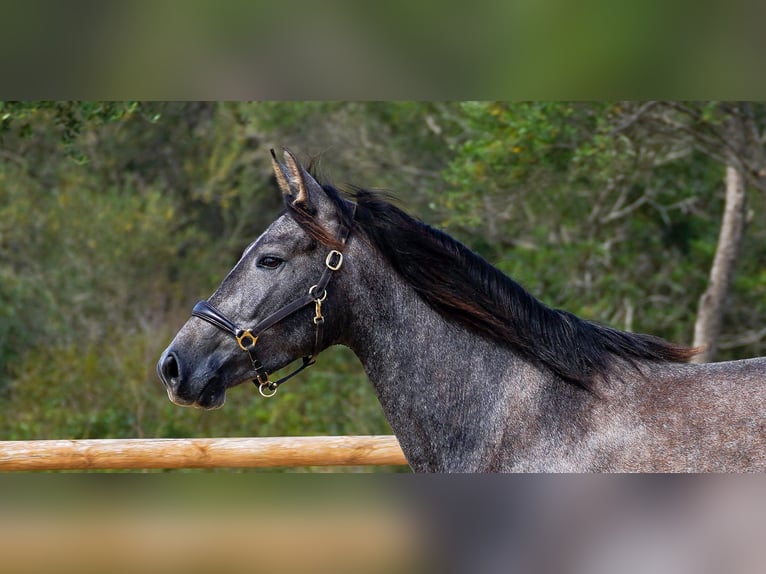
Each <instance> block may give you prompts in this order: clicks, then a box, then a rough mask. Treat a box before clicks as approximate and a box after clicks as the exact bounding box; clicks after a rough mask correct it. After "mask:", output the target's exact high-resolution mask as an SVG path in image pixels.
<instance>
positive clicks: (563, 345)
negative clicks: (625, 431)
mask: <svg viewBox="0 0 766 574" xmlns="http://www.w3.org/2000/svg"><path fill="white" fill-rule="evenodd" d="M325 190H326V191H327V193H328V195H329V196H330V197H331V198H333V199H334V200H335V202H336V204H337V205H338V208H339V213H340V214H341V217H342V218H343V219H344V220H345V223H346V224H347V225H349V226H350V227H351V228H352V229H353V232H354V233H360V234H361V235H362V236H363V237H365V238H366V239H367V240H368V241H369V242H370V243H371V244H372V245H373V246H375V248H376V249H377V250H378V251H379V252H380V253H381V254H382V255H383V256H384V257H385V258H386V260H387V261H388V262H389V263H390V264H391V266H392V267H393V268H394V269H395V270H396V271H397V272H398V273H399V274H400V275H401V276H402V277H403V278H404V279H405V280H406V281H407V282H408V283H409V284H410V285H411V286H412V287H413V288H414V289H415V291H416V292H417V293H418V294H419V295H420V297H422V298H423V300H424V301H426V302H427V303H428V304H429V305H430V306H431V307H432V308H433V309H435V310H436V311H438V312H439V313H441V314H442V315H443V316H444V317H446V318H448V319H450V320H454V321H457V322H459V323H461V324H462V325H464V326H466V327H467V328H469V329H471V330H473V331H474V332H476V333H478V334H480V335H482V336H485V337H488V338H490V339H493V340H495V341H498V342H500V343H503V344H505V345H508V346H510V347H512V348H513V349H514V350H515V351H516V352H518V353H519V354H520V355H522V356H523V357H524V358H526V359H527V360H530V361H532V362H534V363H536V364H538V365H544V366H545V367H547V368H549V369H550V370H551V371H553V372H554V373H555V374H556V375H558V376H559V377H561V378H562V379H564V380H566V381H569V382H572V383H575V384H578V385H580V386H582V387H584V388H588V389H593V383H594V379H595V378H596V377H597V376H601V377H608V374H609V369H610V366H611V362H612V359H613V358H615V357H616V358H620V359H623V360H626V361H628V362H629V363H633V364H635V361H637V360H650V361H673V362H685V361H688V360H689V359H690V358H691V357H692V356H693V355H694V354H695V351H694V350H693V349H689V348H688V347H683V346H679V345H674V344H672V343H668V342H667V341H664V340H662V339H659V338H657V337H653V336H651V335H643V334H632V333H626V332H623V331H620V330H617V329H613V328H611V327H606V326H604V325H600V324H597V323H593V322H590V321H585V320H583V319H580V318H579V317H577V316H575V315H573V314H571V313H568V312H567V311H561V310H558V309H551V308H550V307H548V306H546V305H544V304H543V303H541V302H540V301H538V300H537V299H536V298H535V297H533V296H532V295H531V294H530V293H528V292H527V291H526V290H525V289H524V288H522V287H521V286H520V285H519V284H518V283H516V282H515V281H513V280H512V279H511V278H510V277H508V276H507V275H505V274H504V273H503V272H501V271H500V270H498V269H497V268H495V267H494V266H492V265H491V264H490V263H488V262H487V261H486V260H485V259H483V258H482V257H481V256H479V255H477V254H476V253H474V252H473V251H471V250H470V249H468V248H467V247H466V246H465V245H463V244H462V243H460V242H459V241H457V240H456V239H454V238H452V237H450V236H449V235H447V234H446V233H444V232H442V231H439V230H438V229H434V228H433V227H430V226H429V225H427V224H425V223H423V222H421V221H418V220H416V219H414V218H412V217H410V216H409V215H407V214H406V213H404V212H403V211H402V210H401V209H399V208H397V207H395V206H394V205H392V204H391V203H389V202H387V201H385V200H384V199H382V197H381V196H380V195H379V194H376V193H373V192H369V191H366V190H361V189H355V190H354V191H353V192H350V193H349V196H350V199H352V200H353V201H355V203H356V212H355V214H354V215H353V219H352V209H351V208H350V207H349V203H348V202H347V201H345V200H344V199H342V198H341V196H340V195H339V194H338V192H336V191H335V190H334V188H332V187H329V186H325ZM293 213H294V215H296V216H299V215H300V214H299V213H296V212H295V211H294V210H293ZM300 219H304V221H305V218H300ZM310 231H311V230H310ZM314 234H315V235H319V233H318V231H317V230H314ZM317 239H319V240H320V241H322V242H323V243H329V242H331V241H332V239H331V238H328V237H327V236H326V235H325V236H322V237H317ZM328 240H329V241H328Z"/></svg>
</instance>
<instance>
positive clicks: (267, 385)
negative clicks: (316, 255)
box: [192, 226, 350, 398]
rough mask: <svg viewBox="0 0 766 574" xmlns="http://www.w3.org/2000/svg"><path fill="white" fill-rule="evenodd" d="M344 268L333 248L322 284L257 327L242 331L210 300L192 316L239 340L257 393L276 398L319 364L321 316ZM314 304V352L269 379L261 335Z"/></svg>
mask: <svg viewBox="0 0 766 574" xmlns="http://www.w3.org/2000/svg"><path fill="white" fill-rule="evenodd" d="M349 234H350V230H349V229H348V228H346V227H345V226H343V227H342V228H341V231H340V236H339V240H340V243H341V244H342V245H345V243H346V241H347V240H348V236H349ZM342 265H343V253H341V252H340V251H338V250H336V249H333V250H332V251H330V252H329V253H328V254H327V257H326V258H325V268H324V270H323V271H322V275H321V276H320V278H319V281H318V282H317V283H316V284H315V285H312V286H311V287H310V288H309V290H308V293H306V294H305V295H303V296H301V297H299V298H297V299H295V300H294V301H292V302H291V303H288V304H287V305H285V306H284V307H282V308H280V309H278V310H277V311H275V312H274V313H272V314H271V315H268V316H267V317H265V318H264V319H262V320H261V321H259V322H258V323H257V324H256V325H255V326H254V327H252V328H250V329H242V328H240V327H238V326H237V325H236V324H234V323H233V322H232V321H231V320H230V319H229V318H228V317H227V316H226V315H224V314H223V313H222V312H221V311H219V310H218V309H216V308H215V307H214V306H213V305H211V304H210V303H209V302H208V301H199V302H198V303H197V304H196V305H194V309H192V316H194V317H197V318H199V319H202V320H203V321H207V322H208V323H210V324H211V325H214V326H216V327H218V328H219V329H221V330H222V331H225V332H227V333H229V334H230V335H231V336H232V337H234V339H235V340H236V341H237V344H238V345H239V347H240V349H242V350H243V351H245V352H247V354H248V356H249V357H250V362H251V363H252V365H253V371H255V378H254V379H253V384H255V386H256V387H258V392H259V393H260V394H261V395H262V396H264V397H267V398H268V397H273V396H274V395H275V394H276V392H277V389H278V388H279V385H281V384H282V383H284V382H285V381H288V380H290V379H292V378H293V377H294V376H295V375H297V374H298V373H300V372H301V371H303V370H304V369H305V368H307V367H310V366H311V365H313V364H314V363H315V362H316V356H317V355H318V354H319V351H320V350H321V348H322V333H323V326H324V315H323V314H322V303H323V302H324V300H325V299H326V298H327V285H328V284H329V283H330V279H332V276H333V273H334V272H336V271H338V270H339V269H340V268H341V266H342ZM312 303H313V304H314V330H315V335H314V349H313V351H312V352H311V354H310V355H306V356H305V357H303V358H302V361H303V362H302V364H301V366H300V367H298V368H297V369H295V370H294V371H293V372H291V373H289V374H288V375H285V376H284V377H282V378H281V379H279V380H277V381H270V380H269V372H268V371H267V370H266V369H265V368H264V367H263V364H262V363H261V362H260V361H259V360H258V357H257V356H256V354H255V346H256V344H257V343H258V338H259V337H260V336H261V334H262V333H263V332H264V331H266V330H267V329H270V328H271V327H273V326H274V325H276V324H277V323H279V322H281V321H283V320H285V319H286V318H287V317H289V316H290V315H293V314H294V313H296V312H298V311H300V310H301V309H303V308H304V307H306V306H308V305H311V304H312Z"/></svg>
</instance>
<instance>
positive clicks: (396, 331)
mask: <svg viewBox="0 0 766 574" xmlns="http://www.w3.org/2000/svg"><path fill="white" fill-rule="evenodd" d="M351 250H353V247H352V249H351ZM355 260H356V261H363V262H364V264H363V265H359V266H355V265H354V263H353V262H354V261H355ZM347 261H348V267H349V272H350V277H349V279H350V280H349V281H348V284H349V285H351V286H352V287H351V289H352V291H351V292H350V293H349V298H350V300H349V301H347V303H346V305H347V309H348V312H347V315H346V322H347V323H346V329H345V331H346V332H345V336H344V337H342V340H341V341H340V342H341V343H342V344H345V345H346V346H348V347H350V348H351V349H352V350H353V351H354V353H355V354H356V355H357V357H358V358H359V359H360V361H361V362H362V364H363V366H364V368H365V371H366V372H367V375H368V377H369V379H370V381H371V382H372V384H373V386H374V387H375V390H376V392H377V395H378V398H379V400H380V403H381V405H382V407H383V410H384V412H385V414H386V417H387V419H388V421H389V423H390V424H391V427H392V429H393V430H394V432H395V433H396V435H397V437H398V438H399V441H400V443H401V444H402V448H403V450H404V452H405V455H406V456H407V458H408V461H409V462H410V464H411V465H412V466H413V468H415V469H416V470H433V471H445V470H468V469H483V468H490V467H491V466H492V459H493V457H495V456H496V455H497V453H494V452H492V451H491V450H488V449H492V448H497V445H500V444H501V443H503V441H504V439H506V438H507V435H508V428H507V426H508V422H509V421H513V422H514V424H516V423H517V422H518V421H519V420H522V421H523V420H537V419H538V418H539V417H537V416H536V415H537V413H536V412H533V411H535V410H536V409H538V408H539V406H538V405H539V402H540V401H539V398H540V395H541V394H542V393H544V390H545V388H544V387H546V381H547V379H549V378H550V374H549V373H547V372H546V373H542V372H541V371H540V370H539V369H537V368H536V367H534V366H533V365H530V364H528V363H527V362H525V361H524V360H522V359H521V358H520V357H518V356H517V355H515V354H514V353H513V352H512V351H511V350H510V349H509V348H507V347H504V346H503V345H501V344H499V343H496V342H494V341H490V340H488V339H486V338H483V337H480V336H477V335H475V334H473V333H471V332H470V331H468V330H467V329H466V328H464V327H463V326H462V325H459V324H458V323H456V322H454V321H450V320H448V319H446V318H445V317H443V316H442V315H440V314H439V313H438V312H436V311H435V310H433V309H432V308H431V307H430V306H429V305H428V304H426V303H425V302H424V301H423V300H422V299H421V298H420V297H419V296H418V295H417V293H416V292H415V290H414V289H413V288H412V287H411V286H410V285H409V284H407V283H405V282H404V280H403V279H402V278H401V277H399V276H398V275H397V274H396V273H395V272H394V271H393V270H392V269H390V268H388V267H387V265H386V264H385V263H384V262H383V261H382V260H381V259H380V258H371V257H370V256H369V253H367V254H365V256H362V257H359V258H356V257H353V256H350V257H348V258H347ZM547 382H549V381H547ZM527 440H528V439H527ZM458 445H459V448H455V447H457V446H458ZM472 446H473V447H474V448H472ZM457 451H459V452H457ZM446 453H451V456H448V457H446V458H445V454H446Z"/></svg>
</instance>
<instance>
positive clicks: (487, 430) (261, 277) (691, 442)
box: [158, 152, 766, 472]
mask: <svg viewBox="0 0 766 574" xmlns="http://www.w3.org/2000/svg"><path fill="white" fill-rule="evenodd" d="M272 159H273V165H274V172H275V175H276V179H277V182H278V184H279V187H280V189H281V191H282V193H283V195H284V199H285V207H286V209H285V212H284V213H283V214H282V215H281V216H280V217H279V218H278V219H277V220H276V221H274V223H272V224H271V225H270V226H269V228H268V229H267V230H266V231H265V232H264V233H263V234H262V235H261V236H260V237H259V238H258V239H256V240H255V242H253V243H252V244H251V245H250V246H249V247H248V248H247V249H246V250H245V252H244V254H243V255H242V258H241V259H240V260H239V262H238V263H237V264H236V266H235V267H234V268H233V269H232V270H231V272H230V273H229V274H228V276H227V277H226V278H225V279H224V280H223V282H222V283H221V285H220V287H219V288H218V289H217V290H216V291H215V293H213V295H212V296H211V297H210V299H209V300H208V301H202V302H200V303H198V304H197V306H195V308H194V312H193V315H194V316H193V317H192V318H191V319H189V321H188V322H187V323H186V324H185V325H184V326H183V327H182V328H181V330H180V331H179V332H178V334H177V335H176V337H175V339H174V340H173V341H172V343H171V344H170V346H169V347H168V348H167V349H166V350H165V352H164V353H163V354H162V356H161V358H160V360H159V363H158V372H159V375H160V378H161V379H162V382H163V383H164V385H165V387H166V389H167V393H168V396H169V397H170V399H171V400H172V401H173V402H174V403H176V404H179V405H195V406H198V407H201V408H216V407H220V406H221V405H223V402H224V400H225V394H226V390H227V389H228V388H229V387H232V386H235V385H238V384H240V383H242V382H245V381H247V380H251V379H252V380H253V382H254V383H255V384H256V386H257V387H258V389H259V390H260V391H261V393H262V394H264V395H265V396H270V395H271V394H273V393H275V392H276V389H277V387H278V386H279V384H281V383H282V382H283V380H280V381H271V380H270V379H269V373H272V372H274V371H276V370H278V369H281V368H283V367H285V366H286V365H288V364H289V363H291V362H292V361H294V360H296V359H297V358H300V357H303V363H302V365H301V366H300V367H299V368H298V371H300V370H302V369H303V368H305V367H307V366H309V365H311V364H313V362H314V359H315V357H316V355H317V354H318V353H319V352H321V351H322V350H323V349H325V348H327V347H328V346H331V345H346V346H347V347H349V348H350V349H352V350H353V351H354V353H355V354H356V356H357V357H358V358H359V360H360V361H361V362H362V364H363V366H364V369H365V371H366V373H367V375H368V376H369V379H370V381H371V382H372V384H373V385H374V387H375V390H376V392H377V396H378V398H379V400H380V403H381V405H382V407H383V410H384V411H385V414H386V417H387V419H388V421H389V423H390V424H391V427H392V428H393V430H394V432H395V433H396V436H397V437H398V439H399V442H400V443H401V446H402V449H403V450H404V453H405V455H406V457H407V460H408V462H409V464H410V466H411V467H412V469H413V470H415V471H433V472H488V471H489V472H491V471H513V472H516V471H546V472H581V471H618V472H620V471H640V472H658V471H659V472H678V471H680V472H699V471H713V472H719V471H722V472H729V471H766V358H759V359H750V360H743V361H736V362H727V363H715V364H689V363H688V362H687V361H688V360H689V358H690V357H692V356H693V355H694V350H691V349H688V348H685V347H681V346H678V345H673V344H671V343H668V342H665V341H663V340H661V339H658V338H656V337H652V336H649V335H640V334H631V333H625V332H622V331H619V330H616V329H612V328H609V327H606V326H603V325H599V324H596V323H592V322H589V321H585V320H582V319H580V318H578V317H576V316H574V315H572V314H570V313H567V312H565V311H560V310H556V309H551V308H549V307H547V306H545V305H544V304H542V303H541V302H539V301H538V300H537V299H535V298H534V297H533V296H531V295H530V294H529V293H527V292H526V291H525V290H524V289H522V288H521V287H520V286H519V285H518V284H517V283H515V282H514V281H513V280H511V279H510V278H509V277H507V276H506V275H504V274H502V273H501V272H500V271H498V270H497V269H496V268H494V267H493V266H491V265H490V264H489V263H487V262H486V261H485V260H483V259H482V258H481V257H479V256H478V255H476V254H475V253H473V252H472V251H470V250H469V249H468V248H466V247H465V246H464V245H462V244H460V243H459V242H458V241H456V240H455V239H453V238H451V237H450V236H448V235H446V234H445V233H443V232H440V231H438V230H436V229H433V228H431V227H429V226H427V225H425V224H424V223H422V222H419V221H416V220H415V219H413V218H411V217H410V216H408V215H407V214H405V213H404V212H402V211H401V210H400V209H398V208H396V207H394V206H393V205H391V204H390V203H389V202H387V201H385V200H384V199H382V198H381V197H380V196H379V195H376V194H373V193H370V192H367V191H364V190H356V191H354V192H353V193H351V194H344V195H342V194H340V193H338V192H337V191H336V190H335V189H333V188H332V187H330V186H327V185H320V184H319V183H318V182H317V181H316V180H315V179H314V177H313V176H311V175H310V174H309V173H308V172H307V171H306V170H305V169H304V168H303V167H302V166H301V165H300V164H299V163H298V161H296V159H295V157H294V156H293V155H292V154H290V153H289V152H285V155H284V163H282V162H280V161H278V160H277V158H276V156H275V155H274V153H273V152H272Z"/></svg>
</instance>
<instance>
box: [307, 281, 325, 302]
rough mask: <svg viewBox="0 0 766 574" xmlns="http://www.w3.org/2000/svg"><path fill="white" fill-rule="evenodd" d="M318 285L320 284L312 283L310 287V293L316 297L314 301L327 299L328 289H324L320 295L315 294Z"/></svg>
mask: <svg viewBox="0 0 766 574" xmlns="http://www.w3.org/2000/svg"><path fill="white" fill-rule="evenodd" d="M317 287H319V285H312V286H311V287H310V288H309V295H311V296H312V297H313V298H314V301H318V302H320V303H322V302H323V301H324V300H325V299H327V289H322V296H321V297H318V296H316V295H314V289H316V288H317Z"/></svg>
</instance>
